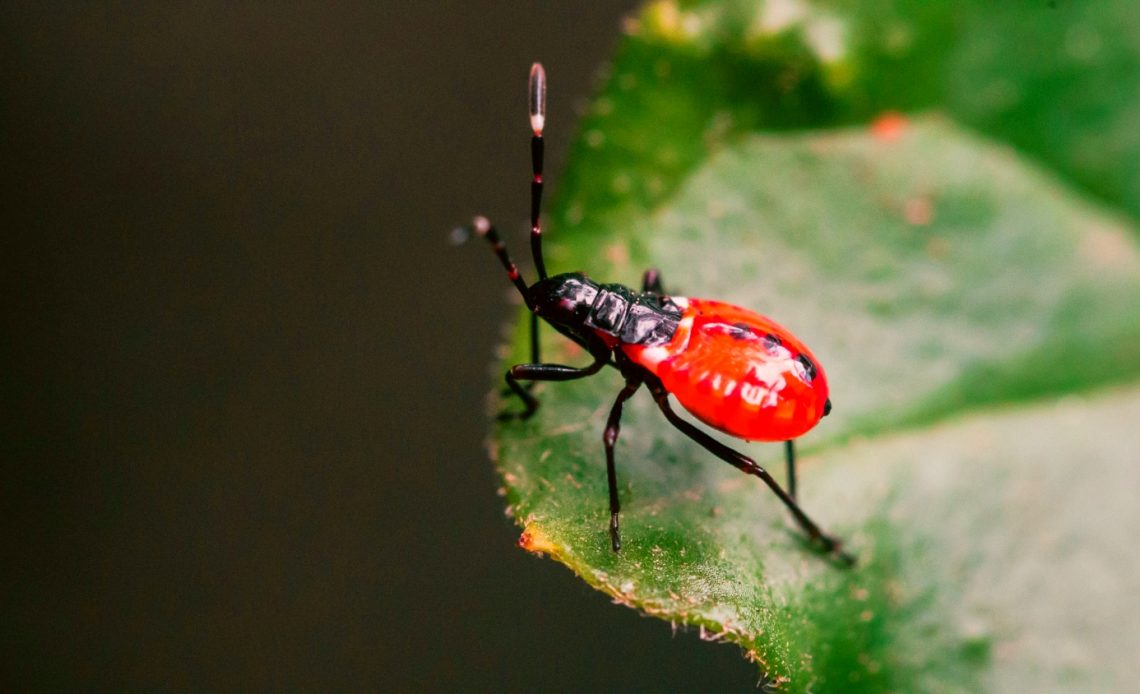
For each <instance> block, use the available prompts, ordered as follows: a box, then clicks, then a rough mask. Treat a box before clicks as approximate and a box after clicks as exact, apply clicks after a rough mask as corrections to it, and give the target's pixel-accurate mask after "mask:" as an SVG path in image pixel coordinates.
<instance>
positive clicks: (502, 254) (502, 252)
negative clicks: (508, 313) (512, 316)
mask: <svg viewBox="0 0 1140 694" xmlns="http://www.w3.org/2000/svg"><path fill="white" fill-rule="evenodd" d="M456 231H457V232H462V233H461V234H459V235H458V236H457V238H458V239H459V240H460V241H462V240H463V239H464V238H466V235H467V234H469V233H474V234H475V235H476V236H482V237H483V238H485V239H487V242H488V243H490V244H491V250H493V251H495V255H497V256H499V262H501V263H502V264H503V268H504V269H506V271H507V278H508V279H510V281H511V282H514V284H515V287H516V288H517V289H518V290H519V294H522V297H523V301H526V298H527V296H526V290H527V286H526V282H524V281H523V278H522V275H520V274H519V269H518V266H516V265H515V261H513V260H511V256H510V254H509V253H507V244H505V243H503V240H502V239H501V238H499V232H497V231H495V226H494V225H493V224H491V222H490V220H488V219H487V218H486V217H476V218H475V219H473V220H471V225H470V226H468V227H461V228H460V229H457V230H456ZM527 303H528V305H529V302H527Z"/></svg>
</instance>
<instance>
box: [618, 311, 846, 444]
mask: <svg viewBox="0 0 1140 694" xmlns="http://www.w3.org/2000/svg"><path fill="white" fill-rule="evenodd" d="M672 301H673V302H674V303H676V304H677V305H678V306H680V307H681V308H682V309H683V313H682V316H681V321H680V324H679V325H678V327H677V331H676V332H675V333H674V334H673V337H672V339H671V340H670V341H669V342H668V343H667V344H664V345H658V346H653V347H646V346H644V345H635V344H622V345H621V346H620V349H621V350H622V352H623V353H624V354H625V355H626V356H627V357H629V358H630V359H631V360H632V361H634V362H635V363H637V364H639V365H641V366H643V367H644V368H645V369H647V370H648V371H649V372H650V373H652V374H653V375H655V376H656V377H657V378H659V379H660V380H661V383H662V384H663V385H664V386H665V389H666V390H668V391H669V392H670V393H672V394H673V396H674V397H676V398H677V400H678V401H679V402H680V403H681V405H682V406H684V408H685V409H686V410H688V411H689V412H690V413H692V414H693V416H695V417H697V418H698V419H700V420H701V421H702V422H704V423H705V424H708V425H709V426H712V427H715V428H716V429H719V430H720V431H723V432H725V433H726V434H731V435H733V436H736V437H738V438H742V439H746V440H749V441H787V440H789V439H794V438H796V437H798V436H801V435H802V434H804V433H805V432H807V431H808V430H810V429H811V428H812V427H814V426H815V425H816V424H817V423H818V422H819V420H820V418H821V417H823V415H824V414H825V409H826V405H825V403H827V397H828V389H827V376H826V375H825V374H824V372H823V368H822V367H820V366H819V362H818V361H816V359H815V357H814V356H813V355H812V354H811V352H810V351H808V349H807V347H806V346H804V344H803V343H802V342H800V341H799V340H798V339H797V338H796V337H795V336H794V335H792V333H791V332H789V331H788V329H787V328H784V327H783V326H781V325H780V324H778V323H776V322H775V321H773V320H771V319H770V318H767V317H765V316H762V315H760V314H758V313H756V312H754V311H749V310H748V309H744V308H740V307H739V306H734V305H732V304H726V303H722V302H719V301H708V300H705V299H685V298H681V297H673V298H672ZM801 355H802V357H805V358H806V359H807V360H808V364H807V365H805V363H804V361H803V359H802V358H797V357H800V356H801Z"/></svg>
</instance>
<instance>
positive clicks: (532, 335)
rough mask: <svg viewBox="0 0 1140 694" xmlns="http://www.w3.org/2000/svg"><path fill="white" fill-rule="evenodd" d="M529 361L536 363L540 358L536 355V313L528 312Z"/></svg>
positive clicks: (539, 361) (540, 360)
mask: <svg viewBox="0 0 1140 694" xmlns="http://www.w3.org/2000/svg"><path fill="white" fill-rule="evenodd" d="M530 362H531V363H532V364H538V363H541V362H542V359H540V358H539V356H538V314H537V313H532V314H530Z"/></svg>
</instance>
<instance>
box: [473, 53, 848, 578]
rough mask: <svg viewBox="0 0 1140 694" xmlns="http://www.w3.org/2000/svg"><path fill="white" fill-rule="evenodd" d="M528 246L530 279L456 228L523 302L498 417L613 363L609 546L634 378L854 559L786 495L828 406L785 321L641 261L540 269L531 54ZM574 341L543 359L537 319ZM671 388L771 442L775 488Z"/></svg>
mask: <svg viewBox="0 0 1140 694" xmlns="http://www.w3.org/2000/svg"><path fill="white" fill-rule="evenodd" d="M529 106H530V122H531V129H532V130H533V132H534V135H533V137H531V160H532V165H533V172H534V178H533V179H532V182H531V208H530V209H531V212H530V221H531V235H530V242H531V252H532V253H533V256H534V264H535V268H536V270H537V272H538V281H537V282H535V283H534V284H531V285H529V286H528V285H527V284H526V282H525V281H524V280H523V279H522V275H521V274H520V273H519V270H518V267H516V266H515V264H514V262H513V261H512V260H511V258H510V255H508V253H507V250H506V245H505V244H504V243H503V241H502V239H500V238H499V235H498V233H497V232H496V231H495V227H494V226H492V225H491V223H490V222H488V221H487V219H486V218H484V217H476V218H475V220H474V221H473V222H472V224H471V225H470V226H468V227H463V228H462V229H461V230H459V231H461V232H462V233H461V235H463V236H466V235H469V234H471V233H474V234H476V235H479V236H482V237H484V238H486V239H487V240H488V241H489V242H490V243H491V245H492V248H493V249H494V252H495V254H496V255H497V256H498V258H499V260H500V261H501V262H502V264H503V267H504V268H505V269H506V271H507V276H508V277H509V278H510V280H511V282H513V283H514V285H515V287H516V288H517V289H518V291H519V293H520V294H521V295H522V298H523V301H524V302H525V303H526V306H527V308H528V309H530V311H531V332H530V342H531V362H530V363H528V364H517V365H515V366H512V367H511V368H510V369H509V370H508V371H507V373H506V381H507V386H508V387H509V392H511V393H514V394H515V395H517V396H518V397H519V399H520V400H522V403H523V405H524V408H523V410H522V411H521V412H506V413H503V414H502V415H500V418H501V419H527V418H529V417H530V416H531V415H533V414H534V412H535V410H537V409H538V404H539V403H538V400H537V399H536V398H535V397H534V395H532V394H531V392H530V391H529V390H528V389H527V388H526V387H525V386H524V385H523V383H522V382H524V381H525V382H532V381H569V380H573V379H577V378H584V377H586V376H590V375H593V374H596V373H598V372H599V371H601V370H602V369H603V368H604V367H606V366H612V367H614V368H616V369H617V370H618V371H619V372H621V375H622V377H623V378H624V379H625V387H624V388H622V389H621V391H620V392H619V393H618V396H617V399H616V400H615V401H614V404H613V407H612V409H611V410H610V414H609V419H608V420H607V422H606V428H605V432H604V434H603V437H602V441H603V445H604V447H605V451H606V472H607V474H608V478H609V493H610V538H611V542H612V545H613V549H614V551H618V550H620V548H621V534H620V531H619V527H618V513H619V511H620V506H621V504H620V502H619V499H618V486H617V472H616V469H615V466H614V445H615V444H616V442H617V439H618V433H619V430H620V421H621V413H622V404H623V403H625V401H626V400H628V399H629V398H630V397H631V396H632V395H633V394H634V393H635V392H636V391H637V390H638V388H640V387H641V386H642V385H644V386H646V387H647V388H648V389H649V392H650V393H651V394H652V396H653V398H654V400H655V401H656V402H657V406H658V407H659V408H660V409H661V412H662V413H663V414H664V415H665V418H666V419H668V420H669V422H670V423H671V424H672V425H673V426H675V427H677V428H678V429H680V430H681V431H682V432H684V433H685V435H687V436H688V437H689V438H691V439H693V440H694V441H696V442H697V443H699V444H700V445H702V446H704V447H705V448H706V449H708V450H709V451H710V452H711V453H713V454H714V455H716V456H717V457H719V458H720V459H722V460H724V461H726V462H728V463H730V464H732V465H734V466H735V467H737V468H738V469H740V470H741V471H743V472H746V473H748V474H750V475H755V476H756V477H759V478H760V479H762V480H763V481H764V483H765V484H767V485H768V487H769V488H771V490H772V491H773V492H775V494H776V496H778V497H779V498H780V501H782V502H783V503H784V505H785V506H786V507H787V508H788V510H789V511H791V513H792V516H793V517H794V518H795V520H796V522H797V523H798V524H799V525H800V527H801V528H802V529H803V530H804V532H805V533H807V536H808V539H809V540H810V541H811V542H812V543H813V544H814V545H816V546H817V547H818V548H820V549H821V550H822V551H824V552H826V553H828V554H830V555H831V556H833V557H835V558H836V559H838V560H839V561H841V562H843V563H847V564H850V563H852V562H853V561H854V560H853V558H852V557H851V556H850V555H848V554H847V553H845V552H844V551H843V549H842V543H841V542H840V541H839V540H838V539H837V538H835V537H833V536H831V535H829V534H827V533H825V532H824V531H823V530H821V529H820V527H819V526H818V525H816V523H815V522H814V521H812V519H811V518H809V517H808V515H807V514H806V513H804V511H803V510H802V509H801V508H800V506H799V504H797V503H796V476H795V444H794V443H793V439H795V438H796V437H798V436H801V435H803V434H804V433H806V432H807V431H808V430H810V429H811V428H812V427H814V426H815V425H816V424H817V423H818V422H819V420H820V419H821V418H822V417H824V416H825V415H827V414H828V412H830V411H831V401H830V400H829V399H828V389H827V376H826V375H825V374H824V372H823V368H822V367H820V366H819V362H817V361H816V359H815V357H814V356H813V355H812V353H811V352H810V351H809V350H808V348H807V347H806V346H804V344H803V343H802V342H800V341H799V340H798V339H797V338H796V337H795V336H794V335H792V333H791V332H789V331H788V330H787V329H786V328H784V327H783V326H781V325H779V324H778V323H776V322H775V321H773V320H771V319H770V318H766V317H764V316H762V315H760V314H758V313H754V312H752V311H749V310H748V309H744V308H740V307H738V306H733V305H731V304H726V303H722V302H719V301H710V300H707V299H691V298H684V297H679V296H672V295H670V294H668V293H666V292H665V290H664V289H663V288H662V284H661V277H660V275H659V273H658V272H657V270H648V271H646V272H645V275H644V278H643V281H642V288H641V291H635V290H633V289H631V288H629V287H626V286H623V285H620V284H599V283H598V282H595V281H593V280H591V279H590V278H589V277H587V276H586V275H585V274H583V273H579V272H573V273H566V274H561V275H554V276H552V277H551V276H547V274H546V265H545V263H544V262H543V257H542V227H541V224H540V221H539V211H540V207H541V203H542V160H543V139H542V129H543V125H544V124H545V120H546V74H545V72H544V71H543V69H542V66H541V65H540V64H538V63H535V64H534V66H533V67H532V68H531V71H530V84H529ZM539 318H541V319H543V320H544V321H546V322H547V323H549V324H550V325H551V326H553V327H554V329H555V330H557V331H558V332H560V333H562V334H563V335H565V336H566V337H568V338H570V339H571V340H573V341H574V342H576V343H578V344H579V345H581V346H582V347H583V348H584V349H585V350H586V351H587V352H589V353H590V355H591V356H592V357H593V359H594V361H593V363H591V364H590V365H588V366H585V367H575V366H567V365H563V364H550V363H544V362H542V360H541V359H540V358H539V344H538V319H539ZM670 395H672V396H673V397H675V398H676V399H677V401H678V402H680V403H681V405H682V406H683V407H684V408H685V409H686V410H688V411H689V412H690V413H691V414H692V415H693V416H695V417H696V418H697V419H699V420H701V421H702V422H704V423H705V424H708V425H709V426H711V427H713V428H715V429H718V430H720V431H723V432H724V433H726V434H730V435H732V436H735V437H738V438H742V439H746V440H749V441H783V442H785V444H784V447H785V448H784V449H785V456H786V459H787V470H788V480H787V485H788V487H787V490H785V489H784V488H783V487H781V486H780V484H779V483H778V482H776V480H775V479H773V478H772V476H771V475H770V474H768V472H767V471H766V470H765V469H764V468H762V467H761V466H760V465H757V464H756V462H755V461H753V460H752V459H751V458H749V457H748V456H746V455H743V454H742V453H738V452H737V451H734V450H733V449H731V448H729V447H728V446H726V445H724V444H723V443H721V442H720V441H718V440H716V439H715V438H713V437H712V436H709V435H708V434H707V433H705V432H704V431H702V430H701V429H699V428H697V427H696V426H695V425H693V424H692V423H691V422H689V421H687V420H685V419H684V418H682V417H681V416H679V415H678V414H677V413H676V412H675V411H674V410H673V407H672V405H671V404H670V403H669V396H670Z"/></svg>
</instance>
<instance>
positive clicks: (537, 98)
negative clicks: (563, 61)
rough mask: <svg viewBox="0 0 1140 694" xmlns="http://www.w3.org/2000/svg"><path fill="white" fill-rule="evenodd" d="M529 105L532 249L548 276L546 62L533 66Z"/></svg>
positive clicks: (540, 271)
mask: <svg viewBox="0 0 1140 694" xmlns="http://www.w3.org/2000/svg"><path fill="white" fill-rule="evenodd" d="M527 106H529V108H530V129H531V130H532V131H533V132H534V135H533V136H531V138H530V162H531V169H532V170H533V172H534V177H533V178H532V179H531V181H530V252H531V254H533V255H534V267H535V269H537V270H538V279H540V280H544V279H546V263H544V262H543V260H542V224H541V222H540V221H539V219H538V217H539V213H540V211H541V208H542V154H543V140H542V127H543V126H544V125H545V124H546V71H545V70H543V69H542V63H535V64H534V65H531V66H530V81H529V83H528V85H527Z"/></svg>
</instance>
